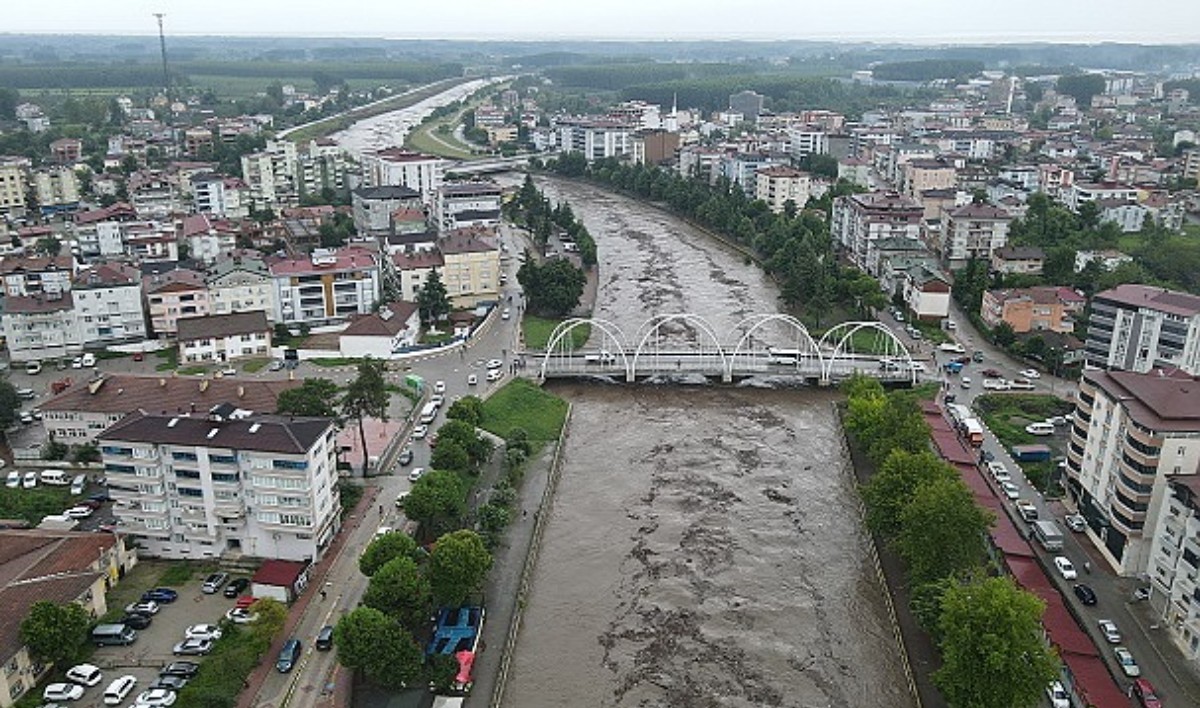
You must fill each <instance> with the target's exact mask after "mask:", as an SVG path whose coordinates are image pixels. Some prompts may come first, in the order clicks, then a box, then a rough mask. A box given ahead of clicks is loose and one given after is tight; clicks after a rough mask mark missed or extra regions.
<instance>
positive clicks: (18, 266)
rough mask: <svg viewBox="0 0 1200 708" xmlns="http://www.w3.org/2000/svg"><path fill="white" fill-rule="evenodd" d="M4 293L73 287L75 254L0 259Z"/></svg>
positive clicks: (31, 293) (32, 293)
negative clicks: (73, 255)
mask: <svg viewBox="0 0 1200 708" xmlns="http://www.w3.org/2000/svg"><path fill="white" fill-rule="evenodd" d="M0 277H3V278H4V294H5V295H38V294H41V293H61V292H66V291H68V290H70V289H71V280H72V278H74V277H75V259H74V258H73V257H72V256H69V255H66V256H53V257H48V256H9V257H7V258H5V259H4V260H3V261H0Z"/></svg>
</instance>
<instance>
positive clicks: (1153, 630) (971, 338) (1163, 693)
mask: <svg viewBox="0 0 1200 708" xmlns="http://www.w3.org/2000/svg"><path fill="white" fill-rule="evenodd" d="M884 319H890V318H888V317H887V316H886V315H884ZM951 320H952V321H954V322H955V325H956V329H955V332H954V338H955V339H956V340H957V341H958V342H959V343H960V344H962V345H963V346H964V348H965V349H966V350H967V352H974V351H982V352H983V353H984V360H983V362H982V363H974V362H972V363H971V364H968V365H967V366H966V367H965V368H964V369H963V371H962V374H960V375H946V374H945V373H944V369H942V368H941V365H942V364H945V363H946V362H947V361H949V360H950V359H951V358H953V357H955V356H958V355H955V354H948V353H943V352H938V351H936V350H935V351H934V353H933V357H934V361H935V363H936V364H937V368H936V369H935V370H934V371H936V372H938V374H937V375H939V376H940V377H941V378H942V380H944V381H945V382H946V383H947V385H948V388H947V392H948V393H953V394H955V396H956V398H957V402H958V403H963V404H966V405H972V404H973V402H974V400H975V398H976V396H978V395H980V394H982V393H987V392H986V391H983V390H982V387H981V386H980V383H981V381H982V379H983V377H982V376H981V375H979V373H978V372H979V371H982V370H983V369H989V368H992V369H997V370H998V371H1000V372H1001V374H1002V375H1003V376H1004V378H1008V379H1012V378H1015V377H1017V376H1020V373H1019V372H1020V370H1021V369H1025V368H1027V367H1028V364H1027V363H1026V362H1022V361H1019V360H1016V359H1013V358H1012V357H1010V356H1009V355H1008V354H1007V353H1005V352H1004V351H1002V350H1000V349H999V348H997V347H995V346H993V345H991V344H990V343H988V342H987V341H986V340H984V339H983V337H981V336H980V335H979V334H978V332H976V331H975V330H974V328H973V327H972V326H971V325H970V322H969V321H968V320H967V318H966V317H965V316H964V315H963V314H962V313H961V312H959V311H957V310H956V311H954V312H952V313H951ZM892 326H893V328H895V325H894V323H893V325H892ZM898 336H900V337H907V336H908V335H906V334H904V333H903V332H902V331H901V332H899V333H898ZM909 341H911V338H909ZM906 343H907V342H906ZM963 376H969V377H970V378H971V380H972V383H971V386H969V387H963V386H962V385H961V381H962V377H963ZM1076 388H1077V386H1076V382H1074V381H1070V380H1066V379H1061V378H1058V377H1054V376H1050V375H1048V374H1043V376H1042V378H1040V379H1037V380H1036V381H1034V391H1032V393H1042V394H1050V395H1055V396H1059V397H1060V398H1063V399H1065V400H1074V394H1075V391H1076ZM1066 434H1069V432H1068V428H1066V427H1064V426H1060V427H1059V430H1058V432H1056V435H1059V436H1061V435H1066ZM982 449H983V451H984V452H985V453H989V454H991V455H992V456H993V458H994V459H996V460H999V461H1000V462H1002V463H1003V464H1004V465H1005V467H1007V468H1008V470H1009V472H1010V474H1011V475H1012V481H1013V483H1014V484H1016V485H1017V487H1018V488H1019V490H1020V496H1019V498H1020V499H1026V500H1029V501H1031V502H1032V503H1033V504H1034V505H1035V506H1037V509H1038V518H1039V519H1052V520H1054V521H1055V522H1056V523H1057V524H1058V525H1059V527H1060V528H1062V529H1063V533H1064V539H1063V549H1062V551H1060V552H1057V553H1048V552H1045V551H1044V550H1043V549H1042V547H1041V546H1040V545H1038V544H1037V543H1034V544H1032V545H1033V550H1034V551H1035V553H1037V555H1038V557H1039V560H1040V561H1041V563H1042V565H1043V567H1044V568H1046V569H1047V573H1046V574H1047V576H1048V577H1049V578H1050V579H1051V581H1052V582H1054V583H1055V584H1056V585H1057V587H1058V589H1059V591H1060V592H1062V594H1063V597H1064V598H1066V601H1067V603H1068V605H1069V606H1070V608H1071V610H1072V611H1073V612H1074V614H1075V615H1076V617H1078V618H1080V619H1081V621H1082V624H1083V627H1084V631H1086V632H1087V633H1088V635H1089V636H1091V638H1092V640H1093V641H1094V642H1095V644H1096V647H1097V648H1098V650H1099V653H1100V655H1101V656H1102V657H1103V658H1104V660H1105V662H1106V663H1107V664H1108V666H1109V670H1110V671H1111V672H1112V673H1113V675H1114V676H1115V677H1117V683H1118V684H1119V685H1121V686H1124V687H1128V686H1129V685H1130V682H1131V680H1130V679H1128V678H1126V677H1125V676H1124V674H1123V673H1122V672H1121V670H1120V668H1119V667H1118V665H1117V664H1116V661H1115V660H1114V658H1113V654H1112V651H1111V647H1112V646H1113V645H1110V644H1108V643H1107V642H1106V641H1105V639H1104V637H1103V635H1101V634H1100V632H1099V627H1098V624H1097V623H1098V621H1099V620H1101V619H1108V620H1112V621H1113V622H1115V623H1116V624H1117V626H1118V627H1119V628H1120V630H1121V634H1122V636H1123V638H1122V645H1123V646H1125V647H1127V648H1128V649H1129V650H1130V651H1131V652H1132V653H1133V656H1134V658H1135V659H1136V660H1137V662H1138V665H1139V666H1140V668H1141V671H1142V676H1143V677H1145V678H1147V679H1149V680H1150V682H1151V683H1152V684H1153V685H1154V686H1155V688H1157V689H1158V691H1159V695H1160V697H1162V698H1163V700H1164V701H1165V702H1166V703H1167V705H1200V679H1198V677H1197V676H1196V674H1195V673H1194V672H1192V671H1191V670H1190V669H1189V668H1188V666H1187V662H1186V661H1185V660H1184V658H1183V656H1182V655H1181V654H1180V653H1179V651H1178V650H1176V649H1175V648H1174V646H1173V645H1172V644H1171V642H1170V640H1169V639H1168V638H1167V637H1166V636H1163V630H1162V629H1160V628H1159V626H1158V624H1157V618H1156V617H1154V616H1153V614H1152V611H1151V607H1150V605H1149V603H1146V602H1136V601H1134V600H1133V593H1134V590H1136V589H1137V588H1138V587H1140V586H1142V585H1144V583H1142V582H1139V581H1138V579H1136V578H1121V577H1118V576H1117V575H1115V574H1114V573H1113V572H1111V570H1110V569H1109V567H1108V565H1107V564H1106V563H1105V562H1104V560H1103V558H1102V557H1101V555H1100V554H1099V553H1098V552H1097V551H1096V550H1095V548H1094V546H1093V545H1092V542H1091V541H1090V540H1089V539H1087V538H1086V537H1085V534H1084V533H1073V532H1071V531H1070V530H1068V528H1067V525H1066V523H1065V521H1064V518H1065V517H1066V516H1067V515H1068V514H1071V513H1074V511H1075V510H1074V509H1070V508H1068V507H1067V506H1066V505H1065V504H1064V502H1063V501H1062V500H1059V499H1046V498H1045V497H1044V496H1043V495H1042V494H1041V492H1039V491H1038V490H1037V489H1035V488H1034V487H1033V485H1031V484H1030V483H1029V481H1028V480H1027V479H1025V476H1024V475H1023V474H1022V473H1021V467H1020V465H1019V464H1018V463H1016V462H1015V461H1014V460H1013V459H1012V457H1011V456H1010V455H1009V453H1008V451H1007V450H1005V449H1004V447H1003V446H1002V445H1001V444H1000V442H999V441H998V440H997V439H996V437H995V436H994V435H992V433H991V431H990V430H987V428H986V427H985V428H984V443H983V448H982ZM985 477H987V478H988V481H989V483H990V484H992V486H993V488H994V489H995V490H996V492H997V495H998V496H999V497H1000V498H1001V499H1004V508H1005V511H1006V512H1007V513H1008V515H1009V517H1010V518H1012V520H1013V522H1014V523H1015V524H1016V526H1017V528H1018V529H1022V530H1028V529H1029V524H1027V523H1025V521H1024V520H1023V519H1022V518H1021V516H1020V515H1019V514H1018V513H1017V512H1016V508H1015V507H1014V505H1013V501H1012V500H1008V499H1006V498H1005V497H1004V494H1003V492H1002V491H1001V490H1000V489H999V488H998V487H997V486H996V484H995V482H994V481H993V480H992V479H991V478H990V475H986V474H985ZM1058 555H1062V556H1066V557H1067V558H1068V559H1070V561H1071V564H1072V565H1074V566H1075V568H1076V570H1077V571H1078V574H1079V577H1078V578H1077V579H1076V580H1073V581H1068V580H1066V579H1064V578H1063V577H1062V575H1061V574H1060V573H1059V572H1058V571H1057V570H1056V568H1055V566H1054V563H1053V558H1054V556H1058ZM1085 568H1090V569H1091V570H1090V571H1088V570H1085ZM1076 583H1081V584H1085V585H1087V586H1088V587H1090V588H1091V589H1092V590H1094V591H1095V593H1096V595H1097V598H1098V601H1097V603H1096V604H1095V605H1091V606H1087V605H1084V604H1083V603H1082V602H1081V601H1080V600H1079V598H1078V597H1077V596H1076V595H1075V593H1074V591H1073V586H1074V585H1075V584H1076Z"/></svg>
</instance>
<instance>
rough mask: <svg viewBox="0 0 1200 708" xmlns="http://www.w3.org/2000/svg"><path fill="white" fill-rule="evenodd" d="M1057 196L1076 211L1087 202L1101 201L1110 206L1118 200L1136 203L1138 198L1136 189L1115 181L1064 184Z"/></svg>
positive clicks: (1118, 201)
mask: <svg viewBox="0 0 1200 708" xmlns="http://www.w3.org/2000/svg"><path fill="white" fill-rule="evenodd" d="M1059 198H1060V199H1061V200H1062V202H1063V204H1065V205H1066V206H1067V208H1069V209H1070V210H1071V211H1076V212H1077V211H1079V207H1081V206H1083V205H1084V204H1086V203H1087V202H1103V203H1105V204H1106V205H1108V206H1112V205H1113V204H1114V203H1120V202H1123V203H1126V204H1137V200H1138V197H1137V190H1136V189H1134V188H1133V187H1130V186H1128V185H1124V184H1117V183H1115V182H1099V183H1096V182H1075V183H1073V184H1071V186H1070V187H1066V186H1065V185H1064V186H1063V187H1062V190H1061V192H1060V194H1059Z"/></svg>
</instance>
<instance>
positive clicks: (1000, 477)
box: [987, 460, 1012, 482]
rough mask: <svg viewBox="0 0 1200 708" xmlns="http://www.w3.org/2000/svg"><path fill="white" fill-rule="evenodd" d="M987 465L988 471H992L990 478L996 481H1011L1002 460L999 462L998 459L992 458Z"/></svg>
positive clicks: (1010, 476)
mask: <svg viewBox="0 0 1200 708" xmlns="http://www.w3.org/2000/svg"><path fill="white" fill-rule="evenodd" d="M987 466H988V472H991V473H992V479H994V480H996V481H997V482H1011V481H1012V475H1010V474H1009V473H1008V468H1007V467H1005V466H1004V463H1003V462H1000V461H999V460H993V461H991V462H989V463H987Z"/></svg>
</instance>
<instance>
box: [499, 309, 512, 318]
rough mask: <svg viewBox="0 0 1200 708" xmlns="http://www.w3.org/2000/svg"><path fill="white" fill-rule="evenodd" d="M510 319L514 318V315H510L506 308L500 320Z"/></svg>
mask: <svg viewBox="0 0 1200 708" xmlns="http://www.w3.org/2000/svg"><path fill="white" fill-rule="evenodd" d="M509 317H512V313H510V312H509V311H508V308H507V307H506V308H504V312H501V313H500V319H502V320H507V319H508V318H509Z"/></svg>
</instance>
